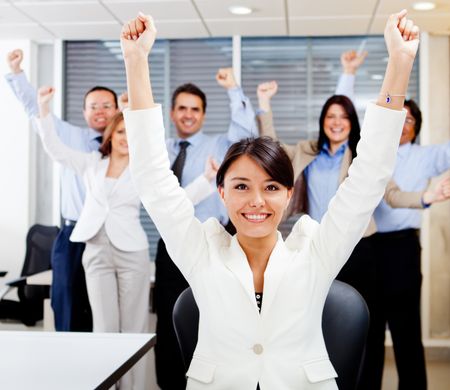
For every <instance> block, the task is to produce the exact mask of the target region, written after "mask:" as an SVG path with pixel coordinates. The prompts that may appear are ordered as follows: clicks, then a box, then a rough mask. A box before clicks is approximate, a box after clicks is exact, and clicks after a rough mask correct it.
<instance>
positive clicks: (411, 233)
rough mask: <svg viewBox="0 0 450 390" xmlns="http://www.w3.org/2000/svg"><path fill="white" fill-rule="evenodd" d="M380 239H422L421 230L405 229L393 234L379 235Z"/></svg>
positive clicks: (384, 233)
mask: <svg viewBox="0 0 450 390" xmlns="http://www.w3.org/2000/svg"><path fill="white" fill-rule="evenodd" d="M377 235H378V236H379V237H386V238H394V239H397V238H407V237H415V238H419V237H420V230H419V229H404V230H397V231H393V232H383V233H380V232H379V233H377Z"/></svg>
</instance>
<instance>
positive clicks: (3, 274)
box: [0, 271, 8, 278]
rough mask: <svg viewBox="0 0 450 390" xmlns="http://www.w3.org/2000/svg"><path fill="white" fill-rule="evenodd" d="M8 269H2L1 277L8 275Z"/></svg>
mask: <svg viewBox="0 0 450 390" xmlns="http://www.w3.org/2000/svg"><path fill="white" fill-rule="evenodd" d="M7 273H8V271H0V278H3V276H6V274H7Z"/></svg>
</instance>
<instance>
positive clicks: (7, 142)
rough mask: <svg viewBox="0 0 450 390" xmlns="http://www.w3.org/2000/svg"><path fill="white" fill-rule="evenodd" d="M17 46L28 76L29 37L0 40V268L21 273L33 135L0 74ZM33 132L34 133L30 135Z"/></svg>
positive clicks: (28, 219) (30, 59) (28, 215)
mask: <svg viewBox="0 0 450 390" xmlns="http://www.w3.org/2000/svg"><path fill="white" fill-rule="evenodd" d="M16 47H20V48H21V49H22V50H23V51H24V54H25V61H24V63H23V68H24V70H26V71H27V74H29V75H30V76H31V77H33V72H32V69H31V66H30V63H32V62H33V56H34V55H35V53H34V51H35V50H34V46H33V45H32V44H31V43H30V41H0V73H1V75H2V76H1V80H0V102H1V103H0V118H2V123H1V129H0V132H1V141H2V142H1V152H0V183H1V184H0V185H1V190H0V268H1V269H2V270H7V271H9V272H10V274H9V275H8V276H10V277H11V276H16V275H19V274H20V270H21V267H22V264H23V259H24V255H25V237H26V233H27V231H28V228H29V226H30V222H31V220H32V219H33V215H32V214H33V210H32V208H31V206H30V205H31V204H32V202H31V201H30V200H31V199H32V194H31V193H30V190H31V189H30V183H32V181H33V180H32V179H33V178H32V174H31V166H32V164H33V163H34V162H33V161H31V156H32V155H33V150H32V141H31V139H32V135H31V133H30V127H29V121H28V118H27V116H26V115H25V114H24V111H23V109H22V107H21V106H20V105H19V103H18V102H17V100H16V98H15V96H14V95H13V93H12V92H11V90H10V88H9V87H8V85H7V83H6V81H5V79H4V78H3V75H4V74H6V73H7V72H8V70H9V68H8V66H7V64H6V61H5V59H6V55H7V53H8V52H9V51H11V50H12V49H14V48H16ZM33 136H34V135H33Z"/></svg>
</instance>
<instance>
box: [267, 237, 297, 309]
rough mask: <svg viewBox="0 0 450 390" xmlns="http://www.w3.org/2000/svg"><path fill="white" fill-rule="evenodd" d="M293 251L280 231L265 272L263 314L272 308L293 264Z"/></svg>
mask: <svg viewBox="0 0 450 390" xmlns="http://www.w3.org/2000/svg"><path fill="white" fill-rule="evenodd" d="M292 259H293V253H292V252H290V251H289V250H288V249H287V247H286V245H285V243H284V241H283V238H282V237H281V233H280V232H278V241H277V244H276V245H275V248H274V249H273V251H272V254H271V255H270V258H269V263H268V264H267V268H266V271H265V272H264V292H263V302H262V309H261V315H265V313H268V312H269V310H270V307H271V305H272V304H273V302H274V300H275V296H276V293H277V290H278V287H279V286H280V283H281V282H282V280H283V277H284V275H285V273H286V271H287V269H288V267H289V265H290V264H291V262H292Z"/></svg>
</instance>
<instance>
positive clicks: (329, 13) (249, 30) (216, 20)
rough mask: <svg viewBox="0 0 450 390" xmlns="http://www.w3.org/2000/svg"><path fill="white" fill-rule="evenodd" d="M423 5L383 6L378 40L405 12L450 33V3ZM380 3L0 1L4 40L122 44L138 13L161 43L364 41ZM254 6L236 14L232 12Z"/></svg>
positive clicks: (397, 0)
mask: <svg viewBox="0 0 450 390" xmlns="http://www.w3.org/2000/svg"><path fill="white" fill-rule="evenodd" d="M416 1H417V0H381V3H380V6H379V9H378V13H377V16H376V18H375V20H374V23H373V28H372V33H373V34H381V33H382V31H383V26H384V23H385V20H386V17H387V15H389V14H390V13H392V12H395V11H397V10H400V9H401V8H408V9H410V10H411V12H410V16H411V17H412V18H413V20H414V21H415V22H417V24H419V26H420V27H421V29H422V31H428V32H430V33H433V34H444V35H449V34H450V0H436V4H437V7H436V8H435V9H434V10H432V11H426V12H418V11H412V4H413V3H414V2H416ZM375 4H376V0H339V1H336V0H0V39H33V40H36V41H48V40H53V39H65V40H84V39H117V38H118V36H119V32H120V28H121V25H122V23H123V22H124V21H126V20H129V19H131V18H133V17H135V15H136V14H137V12H138V11H139V10H141V11H143V12H144V13H149V14H151V15H153V17H154V19H155V21H156V25H157V28H158V36H159V37H160V38H200V37H223V36H231V35H242V36H276V35H288V36H289V35H291V36H299V35H300V36H318V35H363V34H365V32H366V29H367V26H368V24H369V21H370V18H371V15H372V11H373V8H374V6H375ZM231 5H243V6H248V7H251V8H252V9H253V10H254V12H253V13H252V14H250V15H245V16H236V15H232V14H231V13H230V12H229V10H228V7H229V6H231Z"/></svg>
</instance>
